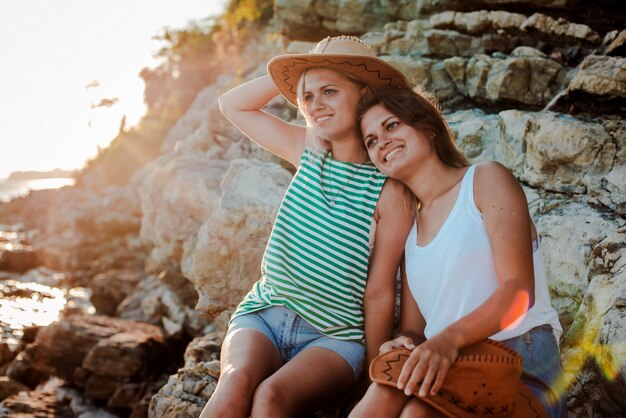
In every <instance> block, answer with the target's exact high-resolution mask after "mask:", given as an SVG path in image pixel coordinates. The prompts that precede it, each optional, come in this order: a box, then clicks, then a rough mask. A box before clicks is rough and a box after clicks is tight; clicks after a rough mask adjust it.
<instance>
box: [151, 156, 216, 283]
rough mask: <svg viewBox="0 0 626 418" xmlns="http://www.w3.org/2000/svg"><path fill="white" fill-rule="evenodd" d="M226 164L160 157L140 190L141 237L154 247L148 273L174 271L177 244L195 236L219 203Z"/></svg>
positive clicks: (178, 257)
mask: <svg viewBox="0 0 626 418" xmlns="http://www.w3.org/2000/svg"><path fill="white" fill-rule="evenodd" d="M227 168H228V163H227V162H226V161H220V160H209V159H206V158H204V157H203V156H201V155H193V154H190V155H183V156H180V157H178V158H173V157H172V156H166V157H161V158H160V159H159V160H158V161H157V162H156V163H155V164H153V166H152V167H151V171H152V173H151V175H150V176H149V177H148V178H147V180H146V183H145V184H144V186H143V188H142V189H141V192H140V193H141V202H142V203H141V207H142V211H143V218H142V224H141V237H142V239H143V240H144V241H145V242H149V243H152V244H153V245H154V248H153V250H152V252H151V254H150V259H149V260H148V263H149V265H150V270H159V271H160V270H162V269H163V268H165V269H170V270H176V269H177V266H176V263H177V262H178V261H180V256H181V254H182V248H181V243H182V242H183V241H184V240H186V239H188V238H189V237H191V236H193V235H195V234H196V233H197V231H198V228H199V227H200V225H202V223H204V222H205V221H206V219H208V218H209V216H210V215H211V213H213V212H214V211H215V209H216V208H217V204H218V202H219V184H220V182H221V180H222V177H223V175H224V173H225V172H226V169H227Z"/></svg>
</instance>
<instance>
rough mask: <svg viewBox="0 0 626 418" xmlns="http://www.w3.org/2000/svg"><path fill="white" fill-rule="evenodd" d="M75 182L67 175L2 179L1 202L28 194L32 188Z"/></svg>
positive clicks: (69, 184)
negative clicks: (60, 176)
mask: <svg viewBox="0 0 626 418" xmlns="http://www.w3.org/2000/svg"><path fill="white" fill-rule="evenodd" d="M73 184H74V179H73V178H67V177H63V178H49V179H36V180H10V179H0V203H6V202H8V201H10V200H13V199H16V198H18V197H22V196H26V195H27V194H28V193H30V191H31V190H43V189H58V188H60V187H63V186H72V185H73Z"/></svg>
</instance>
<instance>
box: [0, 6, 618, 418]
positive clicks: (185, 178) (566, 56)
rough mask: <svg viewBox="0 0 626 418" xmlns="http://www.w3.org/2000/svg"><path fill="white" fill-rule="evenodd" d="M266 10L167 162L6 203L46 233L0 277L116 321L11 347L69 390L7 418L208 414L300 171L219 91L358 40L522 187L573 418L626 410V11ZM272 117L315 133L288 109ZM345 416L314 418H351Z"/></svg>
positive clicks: (165, 156)
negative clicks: (224, 357)
mask: <svg viewBox="0 0 626 418" xmlns="http://www.w3.org/2000/svg"><path fill="white" fill-rule="evenodd" d="M273 13H274V17H273V20H272V23H271V24H270V26H269V27H268V28H267V29H266V30H267V33H261V34H259V36H258V37H256V39H255V42H257V43H258V45H250V47H249V49H250V51H255V52H254V54H252V53H250V55H246V56H245V57H242V60H241V65H240V66H238V67H237V68H233V73H232V74H225V75H224V76H222V77H220V78H219V79H218V81H217V82H216V83H214V84H212V85H209V86H207V87H206V88H204V89H203V90H202V91H200V92H198V94H197V96H196V99H195V101H194V102H193V104H192V105H191V107H190V108H189V110H188V111H187V113H186V114H185V115H183V116H182V117H181V118H180V119H179V120H178V122H177V123H176V124H175V126H174V127H173V128H172V129H171V131H170V132H169V133H168V135H167V137H166V138H165V140H164V141H163V145H162V147H161V155H160V156H159V157H158V158H157V159H155V160H154V161H152V162H151V163H150V164H148V165H146V166H145V167H144V168H143V169H142V170H140V171H139V172H137V173H136V175H135V176H134V177H133V179H132V180H131V181H130V183H129V184H127V185H125V186H117V187H111V188H109V189H100V190H97V191H95V190H91V189H90V188H88V187H85V186H77V187H74V188H66V189H63V190H60V191H58V192H49V191H41V192H34V193H32V194H31V196H29V198H28V199H18V200H16V201H14V202H11V203H10V204H8V205H2V208H1V211H0V215H2V216H3V219H2V222H8V223H18V222H21V219H22V218H27V219H31V223H32V224H29V225H28V228H27V229H28V230H30V231H35V230H36V231H37V232H33V233H32V234H31V233H30V232H28V233H27V234H30V235H28V236H24V239H23V240H21V241H20V240H19V239H16V238H15V237H12V236H9V234H0V247H1V248H2V250H0V270H12V271H13V272H11V273H9V272H6V273H3V275H4V276H3V277H6V279H7V280H15V278H16V276H19V273H18V272H23V271H27V274H29V275H30V277H33V278H34V277H37V276H38V275H40V274H39V273H38V271H39V269H42V268H48V269H49V268H53V269H55V270H59V271H62V272H64V276H63V277H64V278H63V279H60V280H59V282H60V283H67V282H72V283H73V284H80V285H82V286H89V287H90V288H91V289H93V294H92V300H93V302H94V305H96V308H97V309H98V310H99V311H100V312H102V313H106V314H108V315H114V316H115V317H116V318H115V319H111V318H105V317H101V316H95V317H89V316H76V315H74V316H72V315H71V314H70V315H68V316H67V317H66V318H63V319H61V320H60V321H59V322H57V323H55V324H53V325H51V326H49V327H43V328H42V329H41V330H40V331H39V332H38V333H37V335H36V337H33V338H32V339H33V340H34V342H32V343H31V344H30V346H29V347H28V348H27V350H26V351H23V352H21V353H19V354H17V353H15V352H7V351H6V350H5V352H0V353H1V354H2V362H1V363H2V364H0V367H4V368H5V373H4V374H6V375H8V376H9V377H11V378H12V379H13V380H19V381H21V382H22V383H23V384H26V386H28V387H29V388H31V389H33V388H34V387H35V386H37V385H38V384H39V383H41V382H42V381H43V380H45V379H46V378H47V375H48V374H52V375H54V376H59V377H61V378H63V379H64V380H66V381H67V382H69V383H71V384H72V385H73V386H74V387H73V388H69V389H63V390H61V389H59V388H58V387H57V388H55V389H54V390H48V389H46V390H44V389H41V388H37V389H35V390H32V391H31V392H29V393H30V394H31V395H29V396H30V398H29V397H28V396H25V395H24V393H21V394H17V395H13V396H11V397H9V398H8V399H7V400H6V401H5V402H3V403H1V404H0V411H6V410H7V409H6V408H7V406H11V408H13V409H11V411H13V412H11V413H12V414H31V416H32V415H35V414H39V416H53V414H54V413H58V414H59V415H58V416H65V415H64V414H74V415H76V416H83V417H87V416H98V415H97V414H104V415H102V416H107V415H106V414H112V412H110V411H105V410H101V409H98V408H95V409H94V407H93V405H92V403H93V402H94V401H95V402H98V400H100V401H99V402H100V403H101V404H102V403H104V402H106V403H107V404H108V405H109V406H110V407H111V408H115V411H123V413H122V415H123V416H132V417H137V418H138V417H145V416H149V417H151V418H156V417H172V418H174V417H176V418H182V417H197V416H198V415H199V413H200V411H201V410H202V407H203V406H204V404H205V403H206V401H207V399H208V398H209V397H210V396H211V394H212V392H213V390H214V388H215V384H216V381H217V378H218V377H219V351H220V345H221V341H222V337H223V333H224V331H225V329H226V326H227V322H228V318H229V315H230V313H231V312H232V310H233V309H234V307H235V306H236V305H237V303H238V302H239V301H240V300H241V298H242V297H243V296H244V295H245V293H246V292H247V291H248V290H249V289H250V286H251V285H252V283H253V282H254V281H256V280H257V279H258V278H259V276H260V260H261V257H262V254H263V251H264V248H265V244H266V242H267V238H268V236H269V234H270V231H271V227H272V222H273V220H274V217H275V215H276V211H277V210H278V206H279V204H280V201H281V198H282V195H283V193H284V191H285V189H286V187H287V186H288V184H289V182H290V181H291V176H292V174H293V172H294V169H293V167H291V166H290V165H289V164H287V163H285V162H283V161H280V160H279V159H278V158H276V157H273V156H271V155H270V154H269V153H267V152H266V151H265V150H263V149H261V148H260V147H258V146H256V145H252V144H251V142H250V141H249V140H247V139H246V138H245V137H244V136H243V135H242V134H241V133H240V132H239V131H238V130H237V129H236V128H234V127H233V126H232V125H231V124H230V123H229V122H228V121H227V120H226V119H225V118H224V117H222V116H221V114H220V112H219V108H218V104H217V97H218V96H219V94H220V93H221V92H223V91H226V90H227V89H229V88H231V87H233V86H235V85H237V84H240V83H241V82H243V81H245V80H247V79H251V78H253V77H256V76H258V75H261V74H264V73H265V63H266V62H267V60H268V59H269V58H270V57H271V56H273V55H276V54H277V53H281V52H285V51H286V52H290V53H299V52H307V51H308V50H310V49H311V48H312V47H313V46H314V45H315V43H314V42H317V41H318V40H319V39H320V38H321V37H323V36H325V35H328V34H356V35H358V36H360V37H361V38H362V39H363V40H364V41H366V42H368V43H370V44H371V45H372V47H373V49H374V50H375V51H376V53H377V54H378V55H379V56H380V57H381V58H383V59H385V60H387V61H389V62H391V63H392V64H394V65H396V66H397V67H398V68H400V69H401V70H402V71H404V72H405V73H406V74H407V76H408V77H409V79H411V80H412V81H414V82H415V83H419V84H420V85H421V86H422V87H423V88H425V89H427V90H429V91H431V92H433V93H434V94H435V95H436V96H437V97H438V98H439V100H440V102H441V103H442V105H443V109H444V112H445V115H446V118H447V120H448V121H449V123H450V127H451V130H452V132H453V133H454V135H455V137H456V141H457V144H458V146H459V148H460V149H461V150H462V151H463V152H464V153H465V154H466V155H467V156H468V158H469V159H470V160H471V161H472V162H478V161H484V160H497V161H499V162H501V163H502V164H504V165H505V166H507V167H508V168H509V169H510V170H511V171H512V172H513V173H514V174H515V176H516V177H517V178H518V179H519V180H520V181H521V182H522V184H523V186H524V190H525V192H526V195H527V199H528V202H529V207H530V211H531V214H532V216H533V219H534V221H535V223H536V224H537V226H538V228H539V232H540V236H541V240H542V252H543V255H544V259H545V267H546V272H547V276H548V282H549V288H550V292H551V295H552V301H553V304H554V306H555V307H556V308H557V310H558V312H559V315H560V319H561V322H562V324H563V326H564V333H563V336H562V338H561V341H560V343H561V350H562V351H561V352H562V360H563V363H564V366H565V375H564V379H563V382H564V386H563V388H562V389H563V390H565V391H566V392H567V396H568V404H569V409H570V416H571V417H572V418H582V417H585V418H587V417H593V418H600V417H613V416H624V415H626V407H625V405H626V382H625V379H626V374H625V370H626V351H625V348H624V339H625V338H626V321H624V317H625V315H626V302H625V301H626V275H625V274H626V273H625V272H626V265H625V263H626V261H625V260H626V258H625V257H623V255H624V253H625V247H626V244H625V243H626V120H625V119H624V115H625V114H626V62H625V58H624V55H625V54H624V41H625V40H626V35H625V33H626V30H625V29H624V27H623V26H624V23H623V22H624V21H626V20H625V19H626V12H624V10H623V5H621V2H620V1H618V0H601V1H599V2H596V3H594V2H580V1H573V0H479V1H475V2H467V1H461V0H419V1H413V0H400V1H395V2H391V1H382V2H381V1H378V0H297V1H286V0H275V1H274V2H273ZM277 32H280V34H278V33H277ZM266 35H267V36H266ZM291 41H293V42H291ZM246 59H247V60H249V61H250V62H245V61H246ZM266 110H267V111H269V112H271V113H273V114H275V115H278V116H279V117H281V118H283V119H286V120H290V121H292V122H295V123H303V122H302V120H301V119H300V118H299V117H298V116H297V115H296V112H295V110H294V108H293V107H292V106H290V105H286V104H285V102H284V101H283V100H282V99H276V100H273V101H272V102H271V103H270V104H269V105H268V106H267V107H266ZM25 234H26V233H25ZM21 244H23V245H25V247H18V245H21ZM7 248H10V249H9V250H7ZM13 248H15V249H18V251H15V250H13ZM22 250H26V252H27V254H26V253H20V251H22ZM7 251H8V252H7ZM18 253H19V254H18ZM20 257H22V258H21V259H20V260H22V261H20V262H18V258H20ZM11 260H14V261H11ZM3 263H4V264H3ZM35 267H38V268H39V269H35V270H32V269H33V268H35ZM44 276H45V274H44ZM2 280H5V279H4V278H2ZM33 280H34V279H33ZM136 321H141V322H142V324H138V323H137V322H136ZM131 323H132V324H133V325H132V326H130V325H128V324H131ZM189 340H191V343H189V345H188V346H187V349H186V351H185V354H184V365H183V366H182V367H180V368H179V369H178V371H176V372H174V370H172V369H167V370H164V369H163V367H161V366H164V365H163V364H161V362H159V361H158V359H157V354H158V353H162V355H163V356H165V357H167V356H168V355H169V354H168V353H169V351H168V350H169V348H170V346H171V345H172V344H173V345H176V344H182V345H184V344H185V343H186V342H187V341H189ZM24 344H27V342H26V339H25V340H24ZM9 351H10V350H9ZM181 352H182V351H181ZM68 353H71V355H70V354H68ZM16 355H17V356H16ZM170 364H175V360H173V359H172V360H171V361H170ZM168 374H169V377H167V375H168ZM153 395H154V396H153ZM60 399H63V401H60ZM90 399H91V400H90ZM42 400H47V401H49V402H50V404H49V405H48V406H47V407H46V406H42V404H41V403H38V402H40V401H42ZM71 405H73V408H72V407H70V406H71ZM346 405H348V406H347V407H346V406H343V407H342V408H339V409H338V410H333V411H332V412H331V411H323V412H319V413H318V416H320V417H325V416H345V415H346V409H349V404H346ZM3 408H4V409H3ZM68 408H69V409H68ZM81 408H82V409H81ZM111 410H113V409H111ZM18 411H27V412H18ZM54 411H56V412H54ZM77 411H81V412H77ZM0 414H1V413H0ZM80 414H83V415H80ZM11 416H20V415H11ZM22 416H28V415H22ZM67 416H72V415H67Z"/></svg>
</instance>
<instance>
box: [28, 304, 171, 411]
mask: <svg viewBox="0 0 626 418" xmlns="http://www.w3.org/2000/svg"><path fill="white" fill-rule="evenodd" d="M168 350H169V349H168V347H167V346H166V344H165V341H164V338H163V334H162V332H161V330H160V329H159V328H158V327H156V326H154V325H149V324H145V323H138V322H131V321H126V320H121V319H113V318H108V317H104V316H93V315H78V314H77V315H69V316H68V317H66V318H64V319H61V320H60V321H59V322H57V323H55V324H53V325H50V326H48V327H43V328H42V329H41V330H40V331H39V332H38V333H37V337H36V339H35V341H34V342H33V343H32V344H29V345H28V346H27V348H26V351H25V352H24V353H25V355H26V357H27V358H28V361H29V362H30V363H31V364H32V365H33V366H34V367H35V368H36V369H38V370H41V371H43V372H45V373H47V374H50V375H53V376H57V377H60V378H61V379H63V380H64V381H65V382H69V383H72V384H74V385H75V386H77V387H79V388H81V392H82V393H83V394H84V396H85V397H86V398H88V399H92V400H102V401H106V404H107V405H108V406H109V407H112V408H125V409H128V410H132V409H133V408H134V406H135V403H136V402H137V401H138V400H139V399H140V398H141V396H142V395H143V393H144V391H145V389H146V382H149V381H150V380H151V379H153V378H154V377H155V376H158V374H159V373H160V372H161V371H162V370H163V368H164V367H165V366H166V365H167V362H164V360H165V359H167V358H168V355H169V352H168ZM129 392H130V393H129Z"/></svg>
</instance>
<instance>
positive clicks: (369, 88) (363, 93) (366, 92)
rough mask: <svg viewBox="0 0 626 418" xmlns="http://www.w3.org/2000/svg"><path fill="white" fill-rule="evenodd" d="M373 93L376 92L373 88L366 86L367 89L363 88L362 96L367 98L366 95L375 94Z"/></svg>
mask: <svg viewBox="0 0 626 418" xmlns="http://www.w3.org/2000/svg"><path fill="white" fill-rule="evenodd" d="M373 91H374V90H373V89H372V87H370V86H369V85H367V86H365V87H363V88H362V89H361V96H365V95H366V94H368V93H371V92H373Z"/></svg>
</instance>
